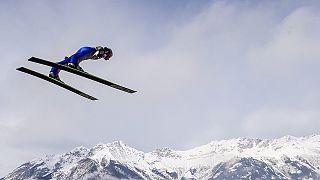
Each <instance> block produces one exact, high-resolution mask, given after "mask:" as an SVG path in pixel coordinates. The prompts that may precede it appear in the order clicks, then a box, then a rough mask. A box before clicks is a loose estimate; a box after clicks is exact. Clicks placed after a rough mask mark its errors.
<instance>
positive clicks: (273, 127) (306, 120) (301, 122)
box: [240, 107, 320, 138]
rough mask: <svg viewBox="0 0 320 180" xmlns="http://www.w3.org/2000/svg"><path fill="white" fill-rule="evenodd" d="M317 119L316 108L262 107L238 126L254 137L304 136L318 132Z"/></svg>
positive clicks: (319, 122)
mask: <svg viewBox="0 0 320 180" xmlns="http://www.w3.org/2000/svg"><path fill="white" fill-rule="evenodd" d="M319 119H320V112H319V110H317V109H312V110H301V109H285V108H278V109H275V108H272V107H271V108H262V109H260V110H257V111H255V112H252V113H251V114H249V115H248V116H247V117H246V118H245V119H244V121H243V125H242V126H241V127H240V128H241V130H242V131H243V133H244V134H245V135H248V136H254V137H269V138H273V137H275V136H276V137H280V136H284V135H294V136H304V135H309V134H316V133H319V128H318V127H319V126H320V121H319Z"/></svg>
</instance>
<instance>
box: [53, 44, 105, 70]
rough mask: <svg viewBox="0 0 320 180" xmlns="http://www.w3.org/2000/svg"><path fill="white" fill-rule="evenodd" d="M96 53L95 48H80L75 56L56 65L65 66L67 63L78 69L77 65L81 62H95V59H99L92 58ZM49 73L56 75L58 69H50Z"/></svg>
mask: <svg viewBox="0 0 320 180" xmlns="http://www.w3.org/2000/svg"><path fill="white" fill-rule="evenodd" d="M96 51H97V50H96V48H93V47H82V48H80V49H79V50H78V51H77V52H76V53H75V54H73V55H72V56H70V57H68V58H66V59H64V60H62V61H60V62H58V64H63V65H66V64H68V63H73V64H74V65H75V66H76V67H78V66H79V63H80V62H81V61H83V60H88V59H93V60H97V59H99V58H98V57H97V56H94V53H95V52H96ZM50 72H53V73H54V74H58V73H59V69H58V68H55V67H52V69H51V71H50Z"/></svg>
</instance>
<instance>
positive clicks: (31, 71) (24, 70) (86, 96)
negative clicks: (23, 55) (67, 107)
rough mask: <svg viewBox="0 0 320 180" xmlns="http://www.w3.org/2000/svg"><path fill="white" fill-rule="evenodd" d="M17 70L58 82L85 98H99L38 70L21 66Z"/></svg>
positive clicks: (59, 84) (57, 83) (54, 82)
mask: <svg viewBox="0 0 320 180" xmlns="http://www.w3.org/2000/svg"><path fill="white" fill-rule="evenodd" d="M17 70H18V71H21V72H24V73H27V74H30V75H33V76H36V77H38V78H41V79H43V80H46V81H49V82H51V83H53V84H56V85H58V86H60V87H62V88H65V89H67V90H69V91H72V92H74V93H76V94H78V95H80V96H83V97H85V98H88V99H90V100H98V99H97V98H95V97H93V96H90V95H88V94H86V93H84V92H82V91H80V90H78V89H76V88H74V87H71V86H69V85H67V84H65V83H64V82H62V81H59V80H56V79H54V78H51V77H49V76H46V75H44V74H41V73H38V72H36V71H33V70H30V69H28V68H25V67H20V68H17Z"/></svg>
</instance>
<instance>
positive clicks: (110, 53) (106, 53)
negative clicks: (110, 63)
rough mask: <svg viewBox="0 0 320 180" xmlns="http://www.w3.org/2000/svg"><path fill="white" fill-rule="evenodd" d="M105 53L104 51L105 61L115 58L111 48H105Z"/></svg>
mask: <svg viewBox="0 0 320 180" xmlns="http://www.w3.org/2000/svg"><path fill="white" fill-rule="evenodd" d="M103 51H104V55H103V58H104V59H105V60H109V59H110V58H111V57H112V56H113V52H112V50H111V49H110V48H107V47H104V48H103Z"/></svg>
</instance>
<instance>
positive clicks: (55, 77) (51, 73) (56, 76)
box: [49, 72, 63, 82]
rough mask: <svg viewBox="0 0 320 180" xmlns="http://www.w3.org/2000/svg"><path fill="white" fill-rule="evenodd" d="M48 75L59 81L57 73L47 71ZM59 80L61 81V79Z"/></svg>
mask: <svg viewBox="0 0 320 180" xmlns="http://www.w3.org/2000/svg"><path fill="white" fill-rule="evenodd" d="M49 77H51V78H53V79H56V80H58V81H61V79H60V77H59V75H58V74H55V73H53V72H50V73H49ZM61 82H63V81H61Z"/></svg>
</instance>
